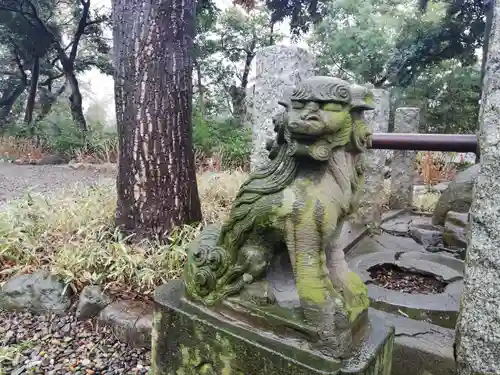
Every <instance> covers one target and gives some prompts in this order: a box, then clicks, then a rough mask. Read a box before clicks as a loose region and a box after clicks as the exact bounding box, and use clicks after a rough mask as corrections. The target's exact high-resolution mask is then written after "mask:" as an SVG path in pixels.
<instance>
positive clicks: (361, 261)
mask: <svg viewBox="0 0 500 375" xmlns="http://www.w3.org/2000/svg"><path fill="white" fill-rule="evenodd" d="M348 264H349V268H350V269H351V270H352V271H354V272H356V273H357V274H358V275H359V276H360V277H361V279H362V280H363V281H364V282H365V283H366V284H367V286H368V295H369V297H370V303H371V306H372V307H374V308H376V309H379V310H383V311H386V312H392V313H403V314H405V315H406V316H407V317H410V318H412V319H416V320H424V321H428V322H432V323H434V324H437V325H439V326H442V327H446V328H453V327H454V326H455V323H456V320H457V317H458V310H459V307H460V295H461V292H462V285H463V280H462V279H463V272H464V271H463V262H462V261H460V260H458V259H455V258H452V257H450V256H445V255H441V254H431V253H425V252H414V251H411V252H389V251H384V252H377V253H371V254H365V255H361V256H358V257H355V258H351V259H350V260H349V261H348ZM381 264H393V265H395V266H398V267H402V268H406V269H409V270H411V271H416V272H422V273H425V274H433V275H435V276H437V278H438V279H441V280H443V281H445V282H449V284H448V285H447V287H446V288H445V290H444V292H443V293H438V294H410V293H404V292H400V291H397V290H391V289H385V288H383V287H381V286H379V285H376V284H375V283H374V282H373V281H372V278H371V276H370V272H369V271H368V270H369V269H370V268H371V267H373V266H376V265H381Z"/></svg>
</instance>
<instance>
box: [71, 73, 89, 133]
mask: <svg viewBox="0 0 500 375" xmlns="http://www.w3.org/2000/svg"><path fill="white" fill-rule="evenodd" d="M65 73H66V79H67V82H68V84H69V87H70V88H71V95H70V96H69V106H70V110H71V117H72V118H73V121H74V123H75V124H76V126H78V128H79V129H80V130H81V131H82V133H83V134H85V133H86V132H87V131H88V130H89V128H88V125H87V121H86V120H85V116H84V114H83V105H82V93H81V92H80V85H79V84H78V80H77V79H76V76H75V72H74V71H73V70H70V71H66V72H65Z"/></svg>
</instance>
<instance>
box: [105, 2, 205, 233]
mask: <svg viewBox="0 0 500 375" xmlns="http://www.w3.org/2000/svg"><path fill="white" fill-rule="evenodd" d="M112 7H113V24H114V30H113V40H114V43H113V45H114V54H115V68H116V69H115V96H116V117H117V127H118V134H119V164H118V165H119V170H118V178H117V193H118V204H117V210H116V223H117V225H118V226H119V227H121V228H122V230H124V231H125V232H126V233H133V234H134V236H135V238H136V239H143V238H148V239H151V238H158V239H160V240H165V239H166V234H167V233H168V232H170V231H171V230H172V229H173V228H174V227H177V226H181V225H183V224H189V223H193V222H199V221H200V220H201V208H200V200H199V197H198V188H197V186H196V171H195V164H194V153H193V148H192V135H191V111H192V96H193V86H192V81H191V80H192V66H193V61H192V53H193V51H192V50H193V39H194V30H195V18H194V17H195V0H151V1H145V0H113V1H112Z"/></svg>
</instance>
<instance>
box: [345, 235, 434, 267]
mask: <svg viewBox="0 0 500 375" xmlns="http://www.w3.org/2000/svg"><path fill="white" fill-rule="evenodd" d="M408 251H416V252H422V253H423V252H425V248H424V247H423V246H422V245H420V244H418V243H416V242H415V240H413V239H412V238H408V237H397V236H393V235H391V234H388V233H381V234H378V235H374V236H365V237H363V238H362V239H361V240H360V241H359V242H358V243H357V244H356V245H354V246H353V247H352V249H350V250H349V251H348V252H347V254H346V260H347V261H349V260H351V259H354V258H357V257H359V256H361V255H364V254H373V253H383V252H391V253H392V252H408Z"/></svg>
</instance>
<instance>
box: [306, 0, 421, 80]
mask: <svg viewBox="0 0 500 375" xmlns="http://www.w3.org/2000/svg"><path fill="white" fill-rule="evenodd" d="M409 9H411V4H407V2H405V1H398V0H339V1H335V2H332V3H330V4H329V5H328V6H327V7H326V9H325V12H324V16H323V17H322V19H321V22H319V23H318V25H317V27H315V29H314V33H313V35H312V37H311V41H310V43H309V44H310V45H311V46H313V49H314V51H315V52H316V55H317V56H318V62H319V64H320V65H321V66H322V67H323V68H326V69H327V71H328V72H329V73H330V74H332V75H336V76H340V77H342V78H344V79H352V80H355V81H361V82H371V83H373V84H375V85H378V84H380V83H383V82H384V71H385V66H386V64H387V61H388V59H389V57H390V55H391V53H392V51H393V49H394V46H395V44H396V42H397V39H398V37H399V34H400V33H401V31H402V29H403V25H404V24H405V22H407V20H408V19H409V17H414V12H410V11H409Z"/></svg>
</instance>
